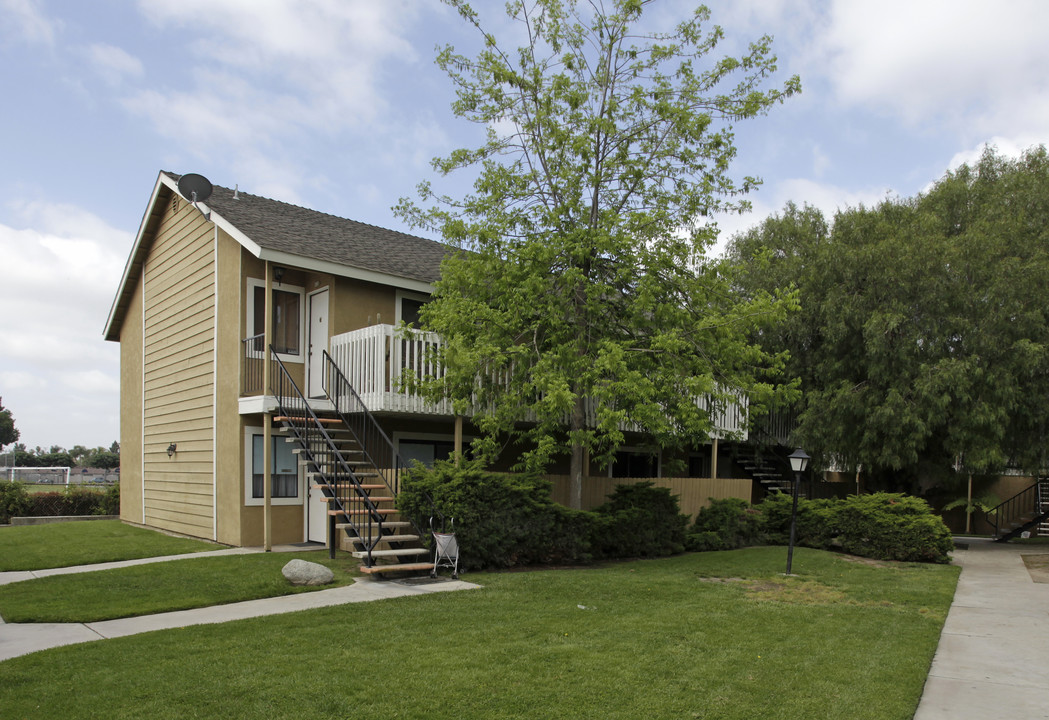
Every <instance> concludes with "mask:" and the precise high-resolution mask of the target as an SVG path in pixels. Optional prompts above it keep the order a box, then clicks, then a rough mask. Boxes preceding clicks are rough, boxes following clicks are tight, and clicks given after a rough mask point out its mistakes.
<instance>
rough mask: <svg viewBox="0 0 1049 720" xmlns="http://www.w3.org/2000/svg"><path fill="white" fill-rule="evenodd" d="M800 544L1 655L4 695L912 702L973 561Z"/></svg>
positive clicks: (455, 706)
mask: <svg viewBox="0 0 1049 720" xmlns="http://www.w3.org/2000/svg"><path fill="white" fill-rule="evenodd" d="M783 560H784V549H783V548H747V549H744V550H738V551H727V552H714V553H697V554H690V555H682V556H676V557H672V558H665V559H660V560H644V561H634V562H626V563H617V564H614V565H607V566H603V567H595V568H587V569H581V570H541V571H533V572H515V573H474V574H472V575H471V578H470V580H471V581H473V582H476V583H479V584H481V585H484V586H485V587H484V588H483V589H481V590H476V591H474V592H471V593H446V594H444V593H442V594H438V595H432V596H426V597H408V598H400V599H394V600H388V601H386V602H375V603H364V604H360V605H354V606H340V607H333V608H326V609H318V610H310V611H305V612H299V613H294V614H290V615H281V616H272V617H268V618H260V619H256V620H245V621H239V622H232V623H227V624H223V625H211V626H205V627H191V628H184V629H178V630H169V631H162V632H155V633H150V634H147V635H141V636H132V637H126V638H120V639H114V640H107V641H103V642H97V643H89V644H87V645H80V646H72V647H67V648H57V649H54V650H48V651H44V652H40V653H34V654H32V655H28V656H25V657H21V658H15V659H13V660H8V661H5V662H2V663H0V704H2V706H3V707H4V708H5V712H9V713H10V714H11V716H12V717H23V716H25V717H30V716H34V714H39V713H40V712H43V711H45V710H47V709H48V708H51V709H57V708H62V712H63V714H67V715H69V716H70V717H90V716H98V715H100V714H104V715H105V716H106V717H112V718H122V717H127V718H130V717H141V716H144V715H149V716H153V717H159V718H174V717H184V716H191V715H193V716H201V717H210V716H220V717H231V718H238V717H244V718H250V717H258V716H260V715H264V714H265V715H269V716H287V717H290V716H309V717H318V718H343V717H346V716H347V714H349V713H352V714H355V715H360V716H365V717H369V716H380V715H382V716H390V717H396V716H420V717H431V718H442V717H448V718H452V717H454V718H464V717H465V718H472V717H477V718H482V717H483V718H501V717H524V716H531V717H543V716H555V715H556V716H568V717H579V718H588V717H594V718H597V717H600V718H636V717H653V718H670V717H674V718H677V717H699V718H722V719H724V720H733V719H735V718H740V719H742V718H748V719H750V718H755V717H760V718H777V717H779V718H800V717H847V718H854V719H858V720H862V719H864V718H874V719H878V720H881V719H883V718H894V719H896V718H898V719H899V720H904V719H909V718H911V717H912V715H913V713H914V710H915V708H916V706H917V703H918V700H919V698H920V696H921V693H922V688H923V685H924V682H925V678H926V675H927V673H928V670H929V666H930V663H931V660H932V656H933V653H934V652H935V650H936V646H937V642H938V639H939V635H940V630H941V628H942V626H943V622H944V618H945V617H946V613H947V610H948V608H949V607H950V603H951V598H952V596H953V592H954V588H955V585H956V583H957V577H958V568H956V567H953V566H943V565H912V564H901V563H874V562H870V561H859V562H858V561H856V560H855V559H851V558H844V557H841V556H837V555H835V554H832V553H827V552H822V551H816V550H809V549H807V548H800V549H799V550H798V551H797V553H796V556H795V567H794V570H795V571H796V572H797V573H798V577H793V578H785V577H783V575H782V566H783ZM394 628H395V629H396V631H393V630H391V629H394ZM332 653H335V656H337V657H339V658H342V660H343V662H341V663H339V662H337V663H335V665H332V664H331V662H330V660H331V659H332V657H333V656H332ZM397 658H399V660H396V661H395V662H394V663H393V665H392V666H391V662H390V661H391V659H397ZM405 658H410V662H404V659H405ZM147 667H148V668H149V670H148V672H144V671H143V670H142V668H147ZM319 667H324V668H326V669H325V670H324V675H325V676H326V677H329V678H331V679H334V680H335V681H334V682H325V681H323V680H319V676H318V675H317V674H316V673H317V669H318V668H319ZM54 677H61V678H62V682H52V679H53V678H54ZM390 683H394V685H390ZM376 688H388V689H395V690H396V691H395V692H385V691H376Z"/></svg>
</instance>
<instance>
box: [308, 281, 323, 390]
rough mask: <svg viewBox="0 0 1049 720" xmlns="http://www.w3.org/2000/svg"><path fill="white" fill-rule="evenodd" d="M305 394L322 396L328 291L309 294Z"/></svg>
mask: <svg viewBox="0 0 1049 720" xmlns="http://www.w3.org/2000/svg"><path fill="white" fill-rule="evenodd" d="M307 346H308V347H309V359H308V363H309V364H308V366H307V368H306V375H307V377H306V395H307V396H308V397H311V398H319V397H324V384H323V382H324V378H323V375H324V351H325V350H327V349H328V291H327V290H320V291H318V292H315V293H311V294H310V337H309V339H308V340H307Z"/></svg>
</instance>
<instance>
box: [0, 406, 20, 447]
mask: <svg viewBox="0 0 1049 720" xmlns="http://www.w3.org/2000/svg"><path fill="white" fill-rule="evenodd" d="M19 436H20V433H19V432H18V428H16V427H15V419H14V416H12V415H11V411H10V410H8V409H7V408H5V407H4V403H3V398H0V448H3V447H4V445H10V444H11V443H13V442H16V441H17V440H18V438H19Z"/></svg>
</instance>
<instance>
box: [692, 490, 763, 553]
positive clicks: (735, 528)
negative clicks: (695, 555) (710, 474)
mask: <svg viewBox="0 0 1049 720" xmlns="http://www.w3.org/2000/svg"><path fill="white" fill-rule="evenodd" d="M761 520H762V518H761V513H760V512H759V511H758V510H755V509H754V508H752V507H751V506H750V503H748V502H747V501H746V500H742V499H740V498H725V499H721V500H716V499H714V498H710V505H708V506H707V507H705V508H701V509H700V511H699V513H698V514H697V515H696V521H695V523H694V524H693V525H692V527H691V528H689V531H688V536H687V542H686V547H687V548H688V549H689V550H693V551H700V550H731V549H734V548H740V547H744V546H746V545H755V544H757V543H758V542H760V538H761V537H762V527H761Z"/></svg>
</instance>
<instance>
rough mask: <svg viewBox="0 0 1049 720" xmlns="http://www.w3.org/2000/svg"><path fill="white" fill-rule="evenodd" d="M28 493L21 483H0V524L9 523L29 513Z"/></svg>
mask: <svg viewBox="0 0 1049 720" xmlns="http://www.w3.org/2000/svg"><path fill="white" fill-rule="evenodd" d="M29 507H30V503H29V493H28V492H26V489H25V485H24V484H23V483H20V482H17V481H12V482H0V523H8V522H11V518H13V517H21V516H23V515H25V514H26V513H28V512H29Z"/></svg>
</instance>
